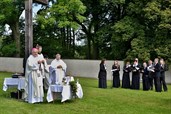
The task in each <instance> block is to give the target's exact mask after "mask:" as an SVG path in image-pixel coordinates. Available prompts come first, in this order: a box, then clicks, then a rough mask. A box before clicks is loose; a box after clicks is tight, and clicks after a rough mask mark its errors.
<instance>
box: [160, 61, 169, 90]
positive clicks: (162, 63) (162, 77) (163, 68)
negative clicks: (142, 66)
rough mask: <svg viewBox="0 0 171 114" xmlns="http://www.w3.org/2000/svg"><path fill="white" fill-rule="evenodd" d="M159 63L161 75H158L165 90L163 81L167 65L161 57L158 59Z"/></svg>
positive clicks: (165, 86)
mask: <svg viewBox="0 0 171 114" xmlns="http://www.w3.org/2000/svg"><path fill="white" fill-rule="evenodd" d="M160 65H161V77H160V81H161V88H162V86H163V89H164V91H167V85H166V81H165V71H167V70H168V67H167V65H166V64H165V62H164V60H163V59H160Z"/></svg>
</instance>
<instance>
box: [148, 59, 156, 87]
mask: <svg viewBox="0 0 171 114" xmlns="http://www.w3.org/2000/svg"><path fill="white" fill-rule="evenodd" d="M147 70H148V79H149V87H150V88H149V89H150V90H153V80H155V71H154V65H153V62H152V60H149V61H148V67H147Z"/></svg>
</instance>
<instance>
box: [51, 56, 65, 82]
mask: <svg viewBox="0 0 171 114" xmlns="http://www.w3.org/2000/svg"><path fill="white" fill-rule="evenodd" d="M50 66H51V68H50V69H51V70H50V71H51V72H53V71H54V72H55V73H53V75H52V73H50V77H51V84H53V82H54V83H55V84H62V80H63V78H64V77H65V73H66V68H67V66H66V64H65V63H64V61H63V60H61V55H60V54H56V58H55V59H54V60H53V61H52V62H51V65H50ZM54 75H55V76H54Z"/></svg>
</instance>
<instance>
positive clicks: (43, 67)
mask: <svg viewBox="0 0 171 114" xmlns="http://www.w3.org/2000/svg"><path fill="white" fill-rule="evenodd" d="M36 48H37V49H38V56H39V59H40V60H41V61H42V62H43V64H41V66H40V68H41V73H42V76H43V86H44V89H46V90H47V89H48V88H49V67H50V65H48V64H47V59H48V57H44V56H43V54H42V46H40V45H38V44H37V45H36Z"/></svg>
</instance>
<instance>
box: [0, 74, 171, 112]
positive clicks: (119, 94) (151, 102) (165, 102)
mask: <svg viewBox="0 0 171 114" xmlns="http://www.w3.org/2000/svg"><path fill="white" fill-rule="evenodd" d="M10 75H11V73H3V72H1V73H0V87H2V84H3V79H4V78H5V77H10ZM79 79H80V80H79V82H80V83H81V85H82V87H83V92H84V97H83V99H75V100H72V101H68V102H66V103H64V104H61V102H60V101H59V100H57V101H55V103H54V104H53V103H47V102H46V101H45V102H44V103H39V104H28V103H25V102H23V101H22V100H16V99H11V98H9V97H10V96H9V95H10V91H14V90H16V89H15V88H14V89H12V88H10V89H8V90H7V92H4V91H3V90H2V89H0V101H1V103H0V107H1V108H0V114H12V113H15V114H149V113H150V114H170V112H171V97H170V94H171V91H170V90H171V85H169V86H168V90H169V91H168V92H162V93H157V92H154V91H142V89H141V90H129V89H121V88H113V89H111V88H110V85H111V83H110V81H108V86H109V87H108V88H107V89H99V88H97V84H98V83H97V80H96V79H89V78H79Z"/></svg>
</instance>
